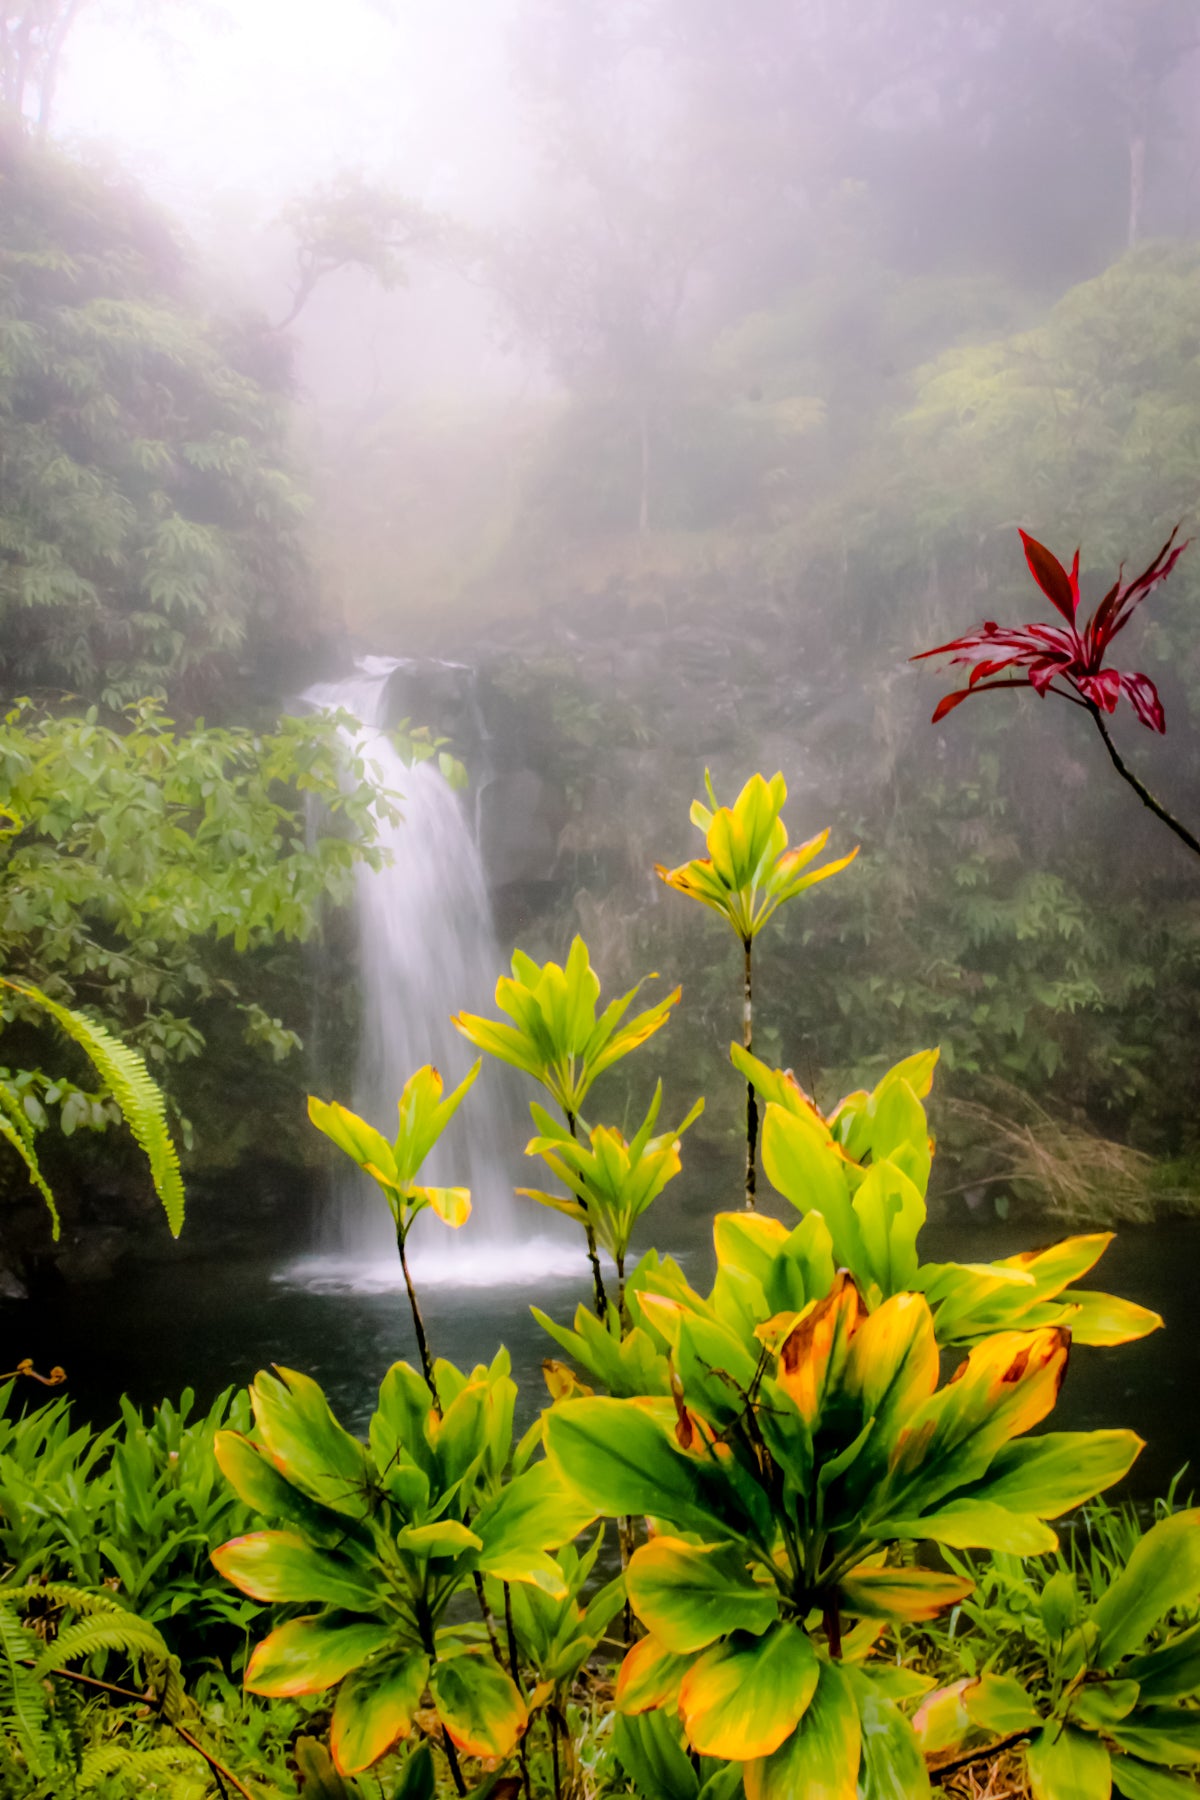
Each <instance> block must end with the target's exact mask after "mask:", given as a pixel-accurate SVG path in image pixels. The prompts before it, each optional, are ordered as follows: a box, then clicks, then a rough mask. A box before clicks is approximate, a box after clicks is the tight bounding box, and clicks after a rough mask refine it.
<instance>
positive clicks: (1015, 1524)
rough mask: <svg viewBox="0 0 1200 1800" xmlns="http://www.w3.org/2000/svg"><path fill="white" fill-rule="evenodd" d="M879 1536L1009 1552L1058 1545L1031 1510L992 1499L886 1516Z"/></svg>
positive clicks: (1040, 1552)
mask: <svg viewBox="0 0 1200 1800" xmlns="http://www.w3.org/2000/svg"><path fill="white" fill-rule="evenodd" d="M872 1531H873V1533H874V1534H875V1535H876V1536H878V1537H899V1538H918V1539H922V1538H924V1539H928V1540H929V1542H931V1543H934V1544H949V1545H950V1546H951V1548H952V1549H955V1550H972V1549H981V1550H998V1551H1001V1552H1003V1553H1005V1554H1006V1555H1009V1556H1044V1555H1045V1554H1046V1553H1047V1552H1048V1551H1051V1550H1055V1549H1057V1548H1058V1539H1057V1537H1056V1536H1055V1535H1054V1533H1053V1531H1051V1529H1050V1527H1049V1526H1048V1525H1046V1524H1043V1522H1042V1520H1041V1519H1036V1518H1034V1517H1033V1515H1032V1514H1031V1513H1015V1512H1009V1510H1008V1508H1007V1507H1004V1506H996V1505H994V1504H993V1503H992V1502H991V1501H989V1500H951V1501H948V1502H947V1504H946V1505H945V1506H942V1507H938V1508H937V1509H936V1510H935V1511H934V1512H930V1513H923V1514H921V1516H920V1517H915V1518H895V1519H885V1520H883V1521H882V1522H881V1523H880V1524H878V1525H873V1526H872Z"/></svg>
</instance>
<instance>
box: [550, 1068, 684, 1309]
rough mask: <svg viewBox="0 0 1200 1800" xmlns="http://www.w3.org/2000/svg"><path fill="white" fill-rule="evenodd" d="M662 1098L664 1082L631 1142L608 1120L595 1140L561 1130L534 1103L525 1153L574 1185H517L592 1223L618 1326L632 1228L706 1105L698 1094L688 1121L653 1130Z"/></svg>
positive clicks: (671, 1171)
mask: <svg viewBox="0 0 1200 1800" xmlns="http://www.w3.org/2000/svg"><path fill="white" fill-rule="evenodd" d="M661 1105H662V1082H661V1081H660V1082H659V1083H658V1085H657V1086H656V1088H655V1090H654V1098H653V1100H652V1101H651V1102H650V1110H649V1111H648V1112H647V1114H646V1117H645V1119H644V1120H643V1122H642V1124H641V1126H640V1127H639V1129H638V1131H637V1133H636V1134H635V1136H634V1137H633V1139H632V1141H631V1142H630V1143H626V1142H625V1139H624V1138H623V1137H622V1135H621V1133H620V1132H619V1131H617V1130H616V1128H615V1127H613V1126H611V1125H597V1126H596V1128H595V1130H594V1131H593V1132H592V1133H591V1137H590V1142H589V1143H586V1144H585V1143H582V1142H581V1141H580V1139H579V1138H578V1137H576V1136H574V1135H573V1134H572V1133H571V1132H570V1131H567V1130H564V1129H563V1127H562V1126H561V1125H559V1124H558V1123H557V1121H556V1120H555V1119H554V1118H552V1117H551V1115H550V1114H549V1113H548V1112H547V1111H546V1110H545V1108H544V1107H541V1106H536V1105H535V1106H534V1107H533V1108H532V1112H533V1119H534V1124H535V1125H536V1126H537V1127H538V1130H539V1132H540V1134H541V1135H540V1136H538V1137H535V1138H533V1139H531V1141H530V1143H529V1144H528V1145H527V1147H526V1155H528V1156H540V1157H542V1158H543V1160H544V1161H545V1162H546V1164H547V1165H548V1167H549V1168H550V1169H551V1170H552V1171H553V1172H554V1174H555V1175H557V1176H558V1179H559V1180H560V1181H561V1182H562V1183H563V1184H564V1186H566V1187H568V1188H569V1189H570V1190H571V1197H570V1198H568V1199H564V1198H562V1197H561V1196H559V1195H557V1194H546V1193H543V1192H541V1191H540V1190H539V1189H536V1188H520V1189H518V1192H519V1193H521V1194H524V1195H526V1196H527V1198H529V1199H530V1200H537V1201H539V1202H540V1203H541V1205H543V1206H549V1207H553V1208H554V1210H555V1211H557V1212H561V1213H565V1214H566V1216H567V1217H568V1218H569V1219H576V1220H577V1221H578V1222H579V1223H580V1224H581V1225H583V1226H584V1227H585V1229H586V1228H589V1227H590V1229H591V1231H592V1232H593V1233H594V1236H595V1240H596V1242H597V1243H598V1244H599V1245H600V1246H602V1247H603V1249H605V1250H607V1251H608V1254H609V1255H610V1256H611V1257H612V1259H613V1262H614V1264H615V1265H616V1270H617V1311H618V1314H619V1321H620V1325H621V1328H622V1329H623V1330H624V1329H627V1328H628V1325H629V1314H628V1311H627V1309H626V1305H625V1259H626V1257H627V1256H628V1254H629V1243H630V1239H631V1237H632V1236H633V1228H634V1226H635V1225H636V1224H637V1222H638V1220H639V1219H640V1218H641V1216H642V1214H643V1213H644V1212H645V1211H646V1208H647V1207H648V1206H650V1205H651V1204H652V1202H653V1201H655V1200H656V1199H657V1198H658V1196H659V1194H661V1193H662V1190H663V1189H664V1187H665V1186H666V1185H667V1183H668V1181H671V1180H673V1179H674V1177H675V1176H676V1175H678V1173H679V1170H680V1166H681V1164H680V1158H679V1147H680V1142H681V1140H682V1138H683V1134H684V1132H685V1131H686V1130H687V1128H688V1126H689V1125H692V1124H694V1122H695V1121H696V1120H697V1119H698V1118H699V1116H700V1114H701V1113H702V1112H703V1111H704V1102H703V1100H697V1102H696V1104H695V1106H693V1107H692V1109H691V1111H690V1112H689V1113H688V1115H687V1117H686V1118H685V1119H684V1121H683V1123H682V1124H681V1125H680V1126H678V1127H677V1128H676V1130H674V1131H664V1132H661V1133H660V1134H659V1135H658V1136H657V1137H654V1136H652V1135H651V1134H652V1133H653V1131H654V1127H655V1125H656V1124H657V1122H658V1113H659V1108H660V1106H661Z"/></svg>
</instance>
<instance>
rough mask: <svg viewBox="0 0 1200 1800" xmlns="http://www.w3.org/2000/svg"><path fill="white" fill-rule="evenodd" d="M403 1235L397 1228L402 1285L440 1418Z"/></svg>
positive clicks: (435, 1382)
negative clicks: (406, 1291) (402, 1274)
mask: <svg viewBox="0 0 1200 1800" xmlns="http://www.w3.org/2000/svg"><path fill="white" fill-rule="evenodd" d="M405 1236H406V1233H405V1232H404V1231H402V1230H397V1232H396V1248H397V1249H398V1250H399V1252H400V1267H401V1268H402V1269H403V1271H404V1285H405V1287H406V1288H407V1289H408V1304H409V1309H410V1311H411V1312H412V1321H413V1329H414V1331H415V1332H416V1334H417V1349H418V1350H419V1351H420V1352H421V1371H422V1373H423V1375H424V1376H425V1380H426V1382H427V1384H428V1386H429V1391H430V1393H431V1394H432V1395H433V1404H434V1408H435V1410H436V1411H437V1414H438V1417H439V1418H440V1417H441V1412H442V1399H441V1395H440V1394H439V1393H438V1387H437V1377H436V1376H435V1375H434V1372H433V1357H432V1355H431V1354H430V1350H429V1339H428V1338H427V1337H426V1336H425V1321H424V1319H423V1318H422V1317H421V1308H420V1307H419V1306H418V1305H417V1290H416V1288H415V1287H414V1286H413V1280H412V1276H411V1275H410V1274H409V1272H408V1257H407V1256H406V1255H405V1253H404V1239H405Z"/></svg>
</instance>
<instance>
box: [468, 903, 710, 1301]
mask: <svg viewBox="0 0 1200 1800" xmlns="http://www.w3.org/2000/svg"><path fill="white" fill-rule="evenodd" d="M512 971H513V972H512V975H511V976H507V975H502V976H501V978H500V980H499V981H498V982H497V983H496V1005H497V1006H498V1007H499V1009H500V1011H501V1012H503V1013H507V1015H508V1017H509V1018H510V1019H511V1020H512V1021H513V1022H512V1024H511V1025H506V1024H504V1023H502V1022H501V1021H500V1020H497V1019H483V1018H480V1017H479V1016H478V1015H477V1014H475V1013H459V1014H457V1016H456V1017H455V1019H454V1023H455V1025H456V1026H457V1027H458V1029H459V1031H461V1032H462V1034H463V1036H464V1037H465V1038H467V1039H468V1040H469V1041H470V1042H471V1043H472V1044H474V1045H475V1046H476V1048H477V1049H479V1050H486V1051H487V1052H488V1053H489V1054H490V1055H492V1056H496V1057H499V1059H500V1061H501V1062H506V1063H509V1064H511V1066H512V1067H513V1068H514V1069H521V1070H523V1071H524V1072H525V1074H527V1075H532V1076H533V1078H534V1080H535V1081H539V1082H540V1083H541V1085H542V1086H543V1087H544V1088H545V1089H546V1091H547V1093H548V1094H549V1095H550V1096H551V1098H552V1099H553V1100H554V1101H555V1102H556V1104H557V1105H558V1106H559V1107H560V1108H561V1110H562V1113H563V1117H564V1119H565V1120H566V1125H567V1131H568V1133H569V1134H570V1135H571V1136H572V1137H574V1136H575V1134H576V1128H577V1126H578V1124H579V1122H580V1109H581V1107H582V1106H583V1102H584V1101H585V1099H586V1098H587V1095H588V1092H589V1091H590V1089H591V1086H592V1083H593V1082H594V1081H595V1080H596V1077H597V1076H598V1075H602V1074H603V1073H604V1071H605V1069H609V1068H611V1067H612V1065H613V1064H614V1063H615V1062H618V1061H619V1060H620V1059H621V1057H623V1056H628V1054H629V1052H630V1051H631V1050H636V1049H637V1047H638V1045H639V1044H644V1043H645V1041H646V1039H647V1038H649V1037H652V1036H653V1035H654V1033H655V1032H656V1031H658V1030H659V1028H660V1027H661V1026H663V1025H665V1024H666V1022H667V1019H668V1017H669V1016H670V1012H671V1008H672V1007H673V1006H674V1005H675V1004H676V1003H677V1002H678V1000H679V993H680V990H679V989H678V988H676V989H675V991H674V992H673V993H671V994H668V995H667V997H666V999H665V1000H660V1001H659V1003H658V1004H657V1005H656V1006H651V1007H648V1008H647V1009H646V1011H645V1012H640V1013H636V1014H635V1015H634V1017H633V1018H632V1019H630V1020H628V1022H626V1023H624V1024H623V1023H622V1020H624V1019H625V1015H626V1013H627V1012H628V1011H629V1008H630V1006H631V1004H632V1003H633V1001H634V1000H635V999H636V998H637V995H638V993H639V992H640V990H641V988H642V986H643V983H642V982H639V983H638V984H637V986H636V987H633V988H630V990H629V992H628V993H627V994H622V995H621V996H620V997H619V999H616V1000H611V1001H610V1002H609V1004H608V1005H607V1006H606V1007H605V1008H604V1010H603V1012H601V1013H600V1014H597V1012H596V1005H597V1002H598V1000H599V998H600V982H599V979H598V978H597V976H596V973H595V971H594V970H593V968H592V964H591V959H590V957H589V956H588V951H587V945H586V944H585V943H584V941H583V939H582V938H581V937H576V938H574V939H573V940H572V942H571V949H570V952H569V953H568V956H567V960H566V964H565V965H564V966H561V967H560V965H559V964H558V963H556V962H547V963H545V964H538V963H535V962H534V961H533V959H532V957H529V956H526V955H525V954H524V952H523V951H521V950H517V951H515V952H514V953H513V959H512ZM647 979H652V978H651V977H648V978H647ZM545 1117H546V1115H545V1114H544V1113H541V1112H539V1113H535V1123H540V1121H541V1120H544V1119H545ZM541 1135H542V1136H545V1135H546V1134H545V1132H544V1131H543V1132H542V1134H541ZM576 1199H577V1204H578V1214H577V1216H582V1222H583V1226H584V1230H585V1232H586V1235H587V1247H588V1260H589V1262H590V1263H591V1269H592V1283H593V1287H594V1289H595V1296H596V1310H597V1312H598V1313H599V1315H600V1317H601V1318H603V1317H604V1315H605V1313H606V1311H607V1304H608V1302H607V1296H606V1294H605V1291H604V1276H603V1274H602V1272H601V1268H600V1257H599V1253H598V1250H597V1237H596V1223H595V1221H594V1220H593V1219H592V1217H591V1215H590V1212H589V1211H588V1207H587V1202H586V1199H585V1198H584V1197H582V1196H578V1195H577V1196H576Z"/></svg>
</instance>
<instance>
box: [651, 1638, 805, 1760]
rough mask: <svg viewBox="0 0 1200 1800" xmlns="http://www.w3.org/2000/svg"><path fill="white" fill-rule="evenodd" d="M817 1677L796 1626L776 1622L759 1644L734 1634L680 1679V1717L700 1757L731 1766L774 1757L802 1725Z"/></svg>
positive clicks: (758, 1641)
mask: <svg viewBox="0 0 1200 1800" xmlns="http://www.w3.org/2000/svg"><path fill="white" fill-rule="evenodd" d="M818 1670H819V1665H818V1662H817V1653H816V1651H815V1650H814V1649H813V1646H812V1643H811V1641H810V1640H809V1639H808V1638H807V1637H806V1636H805V1634H804V1632H803V1631H802V1630H801V1629H800V1627H799V1626H798V1625H794V1624H791V1623H784V1622H783V1621H779V1620H777V1621H776V1622H775V1623H774V1624H773V1625H771V1626H770V1627H769V1628H768V1629H767V1630H766V1631H765V1632H764V1633H763V1635H762V1637H760V1638H757V1637H752V1636H750V1635H749V1634H747V1633H746V1632H744V1631H735V1632H734V1633H733V1634H732V1635H731V1636H730V1637H728V1638H726V1639H725V1640H724V1641H723V1642H722V1643H719V1644H714V1645H713V1646H712V1648H711V1649H710V1650H706V1651H705V1652H704V1654H703V1655H702V1656H701V1657H700V1658H699V1659H698V1661H696V1662H695V1663H693V1665H692V1667H691V1669H690V1670H689V1671H688V1673H687V1674H686V1675H685V1676H684V1678H683V1682H682V1685H681V1686H680V1689H679V1712H680V1715H681V1717H682V1719H683V1726H684V1730H685V1732H686V1733H687V1737H688V1741H689V1743H690V1744H691V1746H692V1748H693V1749H694V1750H698V1751H699V1752H700V1754H701V1756H719V1757H722V1758H726V1759H728V1760H730V1761H733V1762H748V1761H750V1760H751V1758H753V1757H760V1756H770V1754H771V1752H772V1751H773V1750H777V1749H778V1748H779V1746H780V1744H782V1743H783V1741H784V1739H785V1738H786V1737H788V1736H790V1734H791V1733H792V1732H793V1731H794V1730H795V1728H796V1726H797V1724H798V1723H799V1721H800V1718H801V1715H802V1714H803V1713H804V1710H805V1708H806V1707H807V1706H808V1704H809V1701H810V1700H811V1699H812V1697H813V1694H814V1693H815V1692H816V1687H817V1675H818Z"/></svg>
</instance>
